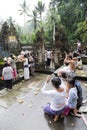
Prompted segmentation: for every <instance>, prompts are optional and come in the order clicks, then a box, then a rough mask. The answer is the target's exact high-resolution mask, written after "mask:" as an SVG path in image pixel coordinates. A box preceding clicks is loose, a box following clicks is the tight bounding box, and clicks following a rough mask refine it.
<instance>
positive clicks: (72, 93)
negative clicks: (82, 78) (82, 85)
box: [64, 79, 80, 117]
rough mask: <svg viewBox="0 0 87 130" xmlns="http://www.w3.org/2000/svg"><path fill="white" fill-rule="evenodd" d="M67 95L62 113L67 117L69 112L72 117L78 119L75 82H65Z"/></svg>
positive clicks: (70, 80) (71, 80) (72, 80)
mask: <svg viewBox="0 0 87 130" xmlns="http://www.w3.org/2000/svg"><path fill="white" fill-rule="evenodd" d="M67 88H68V89H67V93H68V97H67V100H66V108H65V111H64V114H65V115H68V114H69V112H71V114H72V115H74V116H77V117H80V115H79V114H77V100H78V95H77V89H76V87H75V80H74V79H69V80H68V81H67Z"/></svg>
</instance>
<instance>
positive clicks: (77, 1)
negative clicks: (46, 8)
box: [50, 0, 87, 42]
mask: <svg viewBox="0 0 87 130" xmlns="http://www.w3.org/2000/svg"><path fill="white" fill-rule="evenodd" d="M54 7H55V8H56V9H57V10H58V15H60V19H61V24H62V25H63V26H64V27H65V32H66V34H67V37H68V40H69V42H72V41H74V40H76V39H77V35H76V34H75V31H76V30H77V28H78V23H80V22H83V21H84V20H85V13H86V11H87V1H86V0H51V2H50V8H54ZM79 37H81V36H79ZM84 37H86V36H84ZM84 39H85V38H84Z"/></svg>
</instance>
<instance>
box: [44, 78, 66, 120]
mask: <svg viewBox="0 0 87 130" xmlns="http://www.w3.org/2000/svg"><path fill="white" fill-rule="evenodd" d="M50 80H51V83H52V86H53V87H54V88H55V89H54V90H46V88H47V84H48V83H49V82H50ZM60 85H61V79H60V78H59V77H54V78H52V79H51V77H48V78H47V80H46V83H45V84H44V86H43V88H42V93H43V94H46V95H48V96H50V97H51V98H52V101H51V102H50V103H49V104H47V105H46V106H45V107H44V112H45V113H47V114H49V115H53V116H54V121H57V120H58V117H59V115H60V114H62V113H63V111H64V109H65V100H66V91H65V89H64V87H62V86H60Z"/></svg>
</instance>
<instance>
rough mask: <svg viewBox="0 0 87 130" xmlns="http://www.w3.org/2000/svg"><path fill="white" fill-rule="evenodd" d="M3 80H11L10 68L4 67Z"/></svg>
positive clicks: (11, 72)
mask: <svg viewBox="0 0 87 130" xmlns="http://www.w3.org/2000/svg"><path fill="white" fill-rule="evenodd" d="M2 75H3V76H4V80H10V79H12V78H13V69H12V68H11V67H10V66H7V67H4V68H3V70H2Z"/></svg>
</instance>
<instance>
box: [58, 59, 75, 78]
mask: <svg viewBox="0 0 87 130" xmlns="http://www.w3.org/2000/svg"><path fill="white" fill-rule="evenodd" d="M75 69H76V68H75V64H74V62H73V61H72V62H70V63H69V65H68V66H65V67H63V68H62V69H60V70H59V71H58V76H59V77H61V74H62V73H66V74H69V73H73V72H75Z"/></svg>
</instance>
